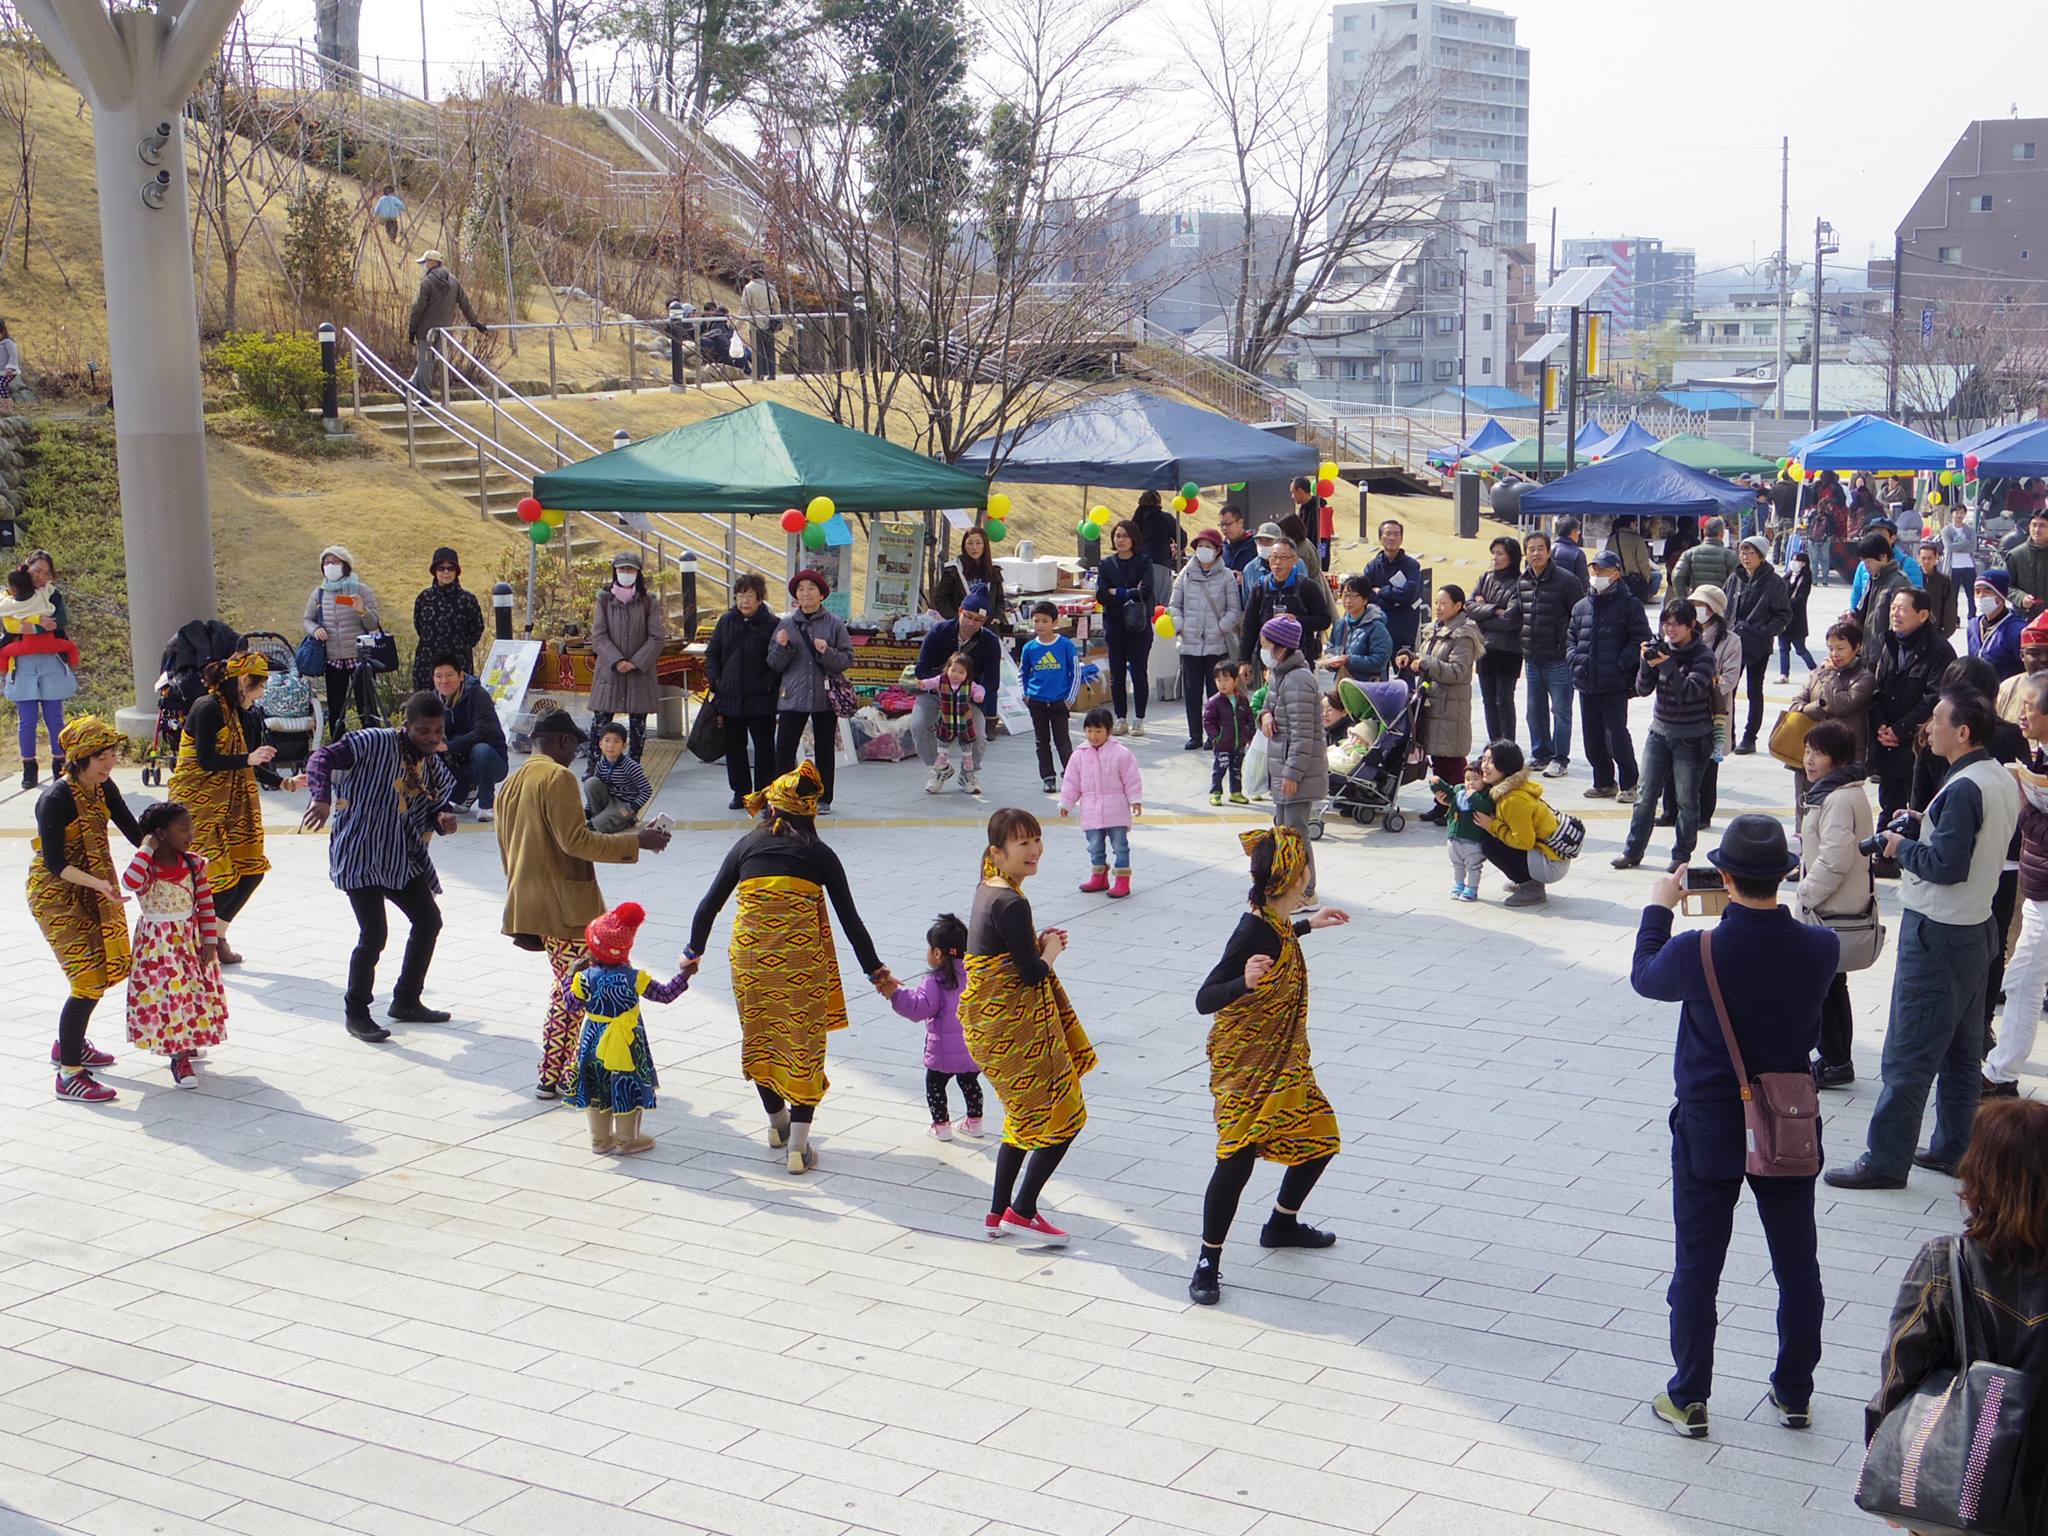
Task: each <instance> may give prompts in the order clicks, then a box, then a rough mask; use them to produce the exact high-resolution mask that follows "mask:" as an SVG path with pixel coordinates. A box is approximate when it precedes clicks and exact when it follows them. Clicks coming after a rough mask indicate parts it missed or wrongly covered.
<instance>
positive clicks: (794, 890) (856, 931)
mask: <svg viewBox="0 0 2048 1536" xmlns="http://www.w3.org/2000/svg"><path fill="white" fill-rule="evenodd" d="M824 787H825V786H824V781H823V780H822V779H821V778H820V777H819V774H818V770H817V765H816V764H815V763H812V762H805V763H802V764H800V765H799V766H798V767H797V768H796V769H795V770H794V771H792V772H789V773H785V774H784V775H782V777H781V778H779V779H777V780H776V781H775V782H774V783H773V784H770V785H769V786H768V788H767V789H766V790H764V791H762V792H761V793H759V794H755V795H749V796H747V809H748V810H749V811H751V812H752V813H753V814H755V815H756V816H759V817H760V818H761V824H760V825H759V826H757V827H755V828H754V829H753V830H752V831H750V832H748V833H747V834H746V835H745V836H744V837H742V838H741V839H740V840H739V841H738V842H736V843H734V844H733V845H732V848H731V849H730V850H729V851H728V852H727V854H726V856H725V862H724V863H723V864H721V865H720V866H719V869H718V873H717V874H716V875H715V876H713V877H712V881H711V888H710V889H709V890H707V891H706V892H705V893H704V899H703V900H702V901H701V902H699V903H698V904H697V915H696V917H695V918H694V919H692V921H691V924H690V942H689V945H688V946H687V947H686V948H685V949H684V950H683V974H684V975H686V976H694V975H696V974H697V969H698V967H699V966H700V965H702V964H703V960H704V949H705V946H706V945H707V944H708V943H710V941H711V925H712V923H713V922H715V921H716V920H717V918H718V914H719V913H720V912H721V911H722V910H723V909H724V907H725V904H726V902H727V900H729V899H730V898H731V897H732V896H733V894H734V893H735V892H737V893H738V895H739V910H738V911H737V912H735V913H734V914H733V920H732V950H731V956H732V996H733V1003H734V1006H735V1007H736V1008H737V1009H738V1010H739V1016H740V1071H741V1073H742V1075H744V1076H745V1077H746V1079H747V1081H748V1082H750V1083H752V1084H753V1085H754V1091H755V1092H756V1093H758V1094H759V1095H760V1096H761V1107H762V1108H763V1109H764V1110H766V1111H767V1114H768V1145H769V1147H770V1148H771V1149H774V1150H777V1151H785V1152H786V1153H787V1154H788V1155H787V1158H786V1161H785V1166H786V1167H787V1168H788V1169H789V1171H790V1172H791V1173H806V1172H808V1171H809V1170H811V1169H812V1168H815V1167H816V1166H817V1164H818V1154H817V1152H816V1150H815V1149H813V1148H812V1146H811V1124H812V1121H813V1119H814V1118H815V1116H816V1114H817V1109H818V1106H819V1104H821V1103H823V1102H824V1099H825V1093H826V1091H827V1090H828V1089H829V1088H830V1087H831V1086H832V1084H831V1081H830V1079H828V1078H827V1077H826V1076H825V1039H826V1036H827V1035H828V1034H830V1033H831V1032H832V1031H833V1030H835V1029H844V1028H846V1026H847V1018H846V994H845V992H844V990H843V989H842V988H841V986H840V984H839V952H838V950H837V949H836V948H835V947H834V945H833V942H832V924H831V922H830V921H829V920H828V919H827V917H826V915H825V902H826V899H827V898H828V897H829V898H830V900H831V902H832V910H833V911H834V912H837V913H838V914H839V921H840V924H841V925H842V926H843V927H844V928H845V929H846V941H847V943H849V944H851V945H852V946H853V953H854V958H855V959H856V960H858V961H859V962H860V968H861V972H862V974H863V975H865V976H866V977H867V978H868V980H869V981H870V982H872V983H874V985H875V988H876V990H878V991H880V990H881V989H882V988H883V987H884V986H886V985H887V983H888V982H889V980H890V976H889V968H888V967H887V966H885V965H883V964H882V960H881V957H880V956H879V955H877V954H876V953H875V945H874V941H873V940H872V939H870V938H869V937H868V930H867V925H866V924H865V923H863V922H862V921H861V920H860V912H859V910H858V909H857V908H856V907H855V906H854V904H853V892H852V890H851V889H850V888H849V887H848V886H847V883H846V869H845V867H844V866H843V865H842V864H841V863H840V862H839V855H838V854H836V853H834V852H833V851H832V850H831V849H830V848H829V847H827V846H826V845H825V843H824V842H823V841H822V840H820V838H819V837H818V826H817V817H818V810H819V796H820V795H822V794H823V793H824ZM976 1059H977V1060H982V1061H983V1065H984V1067H986V1065H987V1063H986V1060H985V1059H984V1058H981V1057H977V1058H976Z"/></svg>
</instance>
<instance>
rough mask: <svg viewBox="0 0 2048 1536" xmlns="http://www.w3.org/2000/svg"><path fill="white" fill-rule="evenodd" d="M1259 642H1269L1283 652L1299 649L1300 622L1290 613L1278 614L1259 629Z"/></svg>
mask: <svg viewBox="0 0 2048 1536" xmlns="http://www.w3.org/2000/svg"><path fill="white" fill-rule="evenodd" d="M1259 638H1260V639H1261V640H1270V641H1272V642H1273V643H1274V644H1275V645H1277V646H1279V647H1280V648H1281V649H1282V650H1283V651H1298V650H1300V649H1301V620H1299V619H1297V618H1296V617H1295V616H1294V615H1293V614H1291V613H1278V614H1275V615H1274V616H1273V617H1272V618H1270V619H1268V620H1266V622H1265V623H1264V624H1263V625H1262V626H1261V627H1260V629H1259Z"/></svg>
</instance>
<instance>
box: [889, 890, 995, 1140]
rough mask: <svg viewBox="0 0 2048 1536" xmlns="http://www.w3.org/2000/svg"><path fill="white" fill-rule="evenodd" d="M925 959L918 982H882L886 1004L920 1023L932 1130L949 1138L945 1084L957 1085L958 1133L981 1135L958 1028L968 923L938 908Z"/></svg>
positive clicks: (977, 1081) (976, 1081)
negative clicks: (963, 1112) (960, 1115)
mask: <svg viewBox="0 0 2048 1536" xmlns="http://www.w3.org/2000/svg"><path fill="white" fill-rule="evenodd" d="M924 942H925V962H926V963H927V964H928V965H929V966H930V967H931V969H930V970H929V971H928V972H926V974H925V978H924V980H923V981H920V982H919V983H918V984H917V985H916V986H914V987H906V986H904V985H903V983H901V982H900V981H895V980H889V981H885V982H884V983H883V984H882V990H883V995H884V996H886V997H887V998H888V999H889V1006H890V1007H891V1008H894V1009H895V1010H896V1011H897V1012H898V1013H899V1014H901V1015H902V1016H903V1017H904V1018H906V1019H915V1020H918V1021H920V1022H921V1023H923V1025H924V1098H925V1105H926V1107H927V1108H929V1109H930V1110H931V1112H932V1129H931V1134H932V1135H933V1136H934V1137H936V1138H937V1139H938V1140H940V1141H951V1140H952V1139H953V1115H952V1111H951V1109H950V1108H949V1107H948V1105H947V1100H946V1084H947V1083H948V1082H957V1083H958V1084H959V1085H960V1097H961V1100H962V1101H963V1102H964V1103H965V1104H966V1106H967V1113H966V1115H965V1116H964V1117H963V1118H962V1119H961V1121H960V1133H961V1134H962V1135H963V1136H979V1135H980V1134H981V1108H982V1101H981V1067H980V1066H979V1064H977V1063H976V1061H975V1059H974V1055H973V1053H972V1052H970V1051H969V1050H968V1049H967V1037H966V1035H965V1034H964V1033H962V1031H961V1028H960V993H961V991H962V989H963V988H965V987H966V985H967V968H966V961H965V960H964V958H963V957H964V956H965V955H966V953H967V925H966V924H965V923H963V922H961V921H960V919H959V918H957V917H955V916H954V915H953V914H952V913H950V912H941V913H940V914H939V917H938V921H936V922H934V923H933V924H932V925H931V927H930V928H929V929H928V930H927V931H926V933H925V936H924Z"/></svg>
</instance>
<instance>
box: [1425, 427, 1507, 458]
mask: <svg viewBox="0 0 2048 1536" xmlns="http://www.w3.org/2000/svg"><path fill="white" fill-rule="evenodd" d="M1514 440H1515V435H1514V433H1512V432H1510V431H1509V430H1508V429H1507V428H1506V427H1504V426H1502V425H1501V424H1500V423H1499V422H1497V421H1495V420H1494V419H1493V418H1492V417H1491V416H1489V417H1487V418H1486V420H1485V422H1483V423H1482V424H1481V425H1480V428H1479V430H1478V431H1477V432H1474V433H1473V434H1472V435H1471V436H1470V437H1468V438H1466V439H1465V441H1464V442H1462V443H1459V444H1457V445H1456V446H1453V447H1445V448H1433V449H1431V450H1430V454H1429V457H1430V459H1431V460H1432V461H1434V462H1435V463H1438V464H1455V463H1457V462H1458V460H1460V459H1462V458H1466V457H1468V456H1470V455H1472V454H1475V453H1485V452H1487V451H1488V450H1489V449H1492V448H1499V447H1501V446H1502V445H1503V444H1507V443H1512V442H1513V441H1514Z"/></svg>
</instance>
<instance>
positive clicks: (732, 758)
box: [724, 715, 775, 795]
mask: <svg viewBox="0 0 2048 1536" xmlns="http://www.w3.org/2000/svg"><path fill="white" fill-rule="evenodd" d="M724 719H725V782H726V783H728V784H730V785H731V786H732V792H733V793H734V794H736V795H750V794H752V793H753V792H754V791H755V790H757V789H766V788H767V787H768V786H769V785H770V784H771V783H773V782H774V779H775V717H774V716H773V715H747V716H745V717H742V716H739V715H727V716H725V717H724ZM749 742H751V743H752V744H753V747H754V765H753V768H752V769H751V770H749V769H748V767H747V744H748V743H749Z"/></svg>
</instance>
